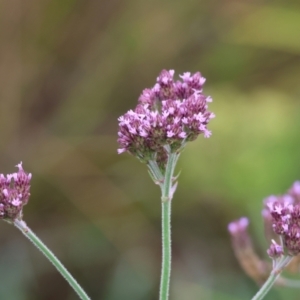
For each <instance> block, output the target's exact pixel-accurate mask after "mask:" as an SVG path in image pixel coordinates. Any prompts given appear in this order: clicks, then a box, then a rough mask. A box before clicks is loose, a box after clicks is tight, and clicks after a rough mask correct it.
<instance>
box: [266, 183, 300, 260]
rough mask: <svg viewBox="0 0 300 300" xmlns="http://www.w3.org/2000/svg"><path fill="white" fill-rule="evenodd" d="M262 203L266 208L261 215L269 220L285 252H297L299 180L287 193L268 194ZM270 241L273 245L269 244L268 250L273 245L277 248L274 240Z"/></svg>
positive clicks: (299, 207)
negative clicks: (278, 194)
mask: <svg viewBox="0 0 300 300" xmlns="http://www.w3.org/2000/svg"><path fill="white" fill-rule="evenodd" d="M264 203H265V207H266V208H265V210H264V211H263V216H264V218H265V220H270V222H271V225H272V228H273V230H274V232H275V233H276V234H277V235H279V236H280V237H281V239H282V242H283V246H284V248H285V250H286V251H287V253H288V254H289V255H297V254H299V253H300V181H296V182H295V183H294V184H293V186H292V187H291V189H290V190H289V191H288V193H287V194H285V195H282V196H270V197H268V198H267V199H265V201H264ZM272 243H273V245H274V246H273V247H272V245H271V247H270V249H269V250H272V249H273V248H274V247H275V246H276V247H277V250H278V245H277V244H276V243H275V242H274V241H273V242H272ZM271 248H272V249H271ZM273 250H274V249H273ZM275 250H276V249H275ZM277 250H276V251H277Z"/></svg>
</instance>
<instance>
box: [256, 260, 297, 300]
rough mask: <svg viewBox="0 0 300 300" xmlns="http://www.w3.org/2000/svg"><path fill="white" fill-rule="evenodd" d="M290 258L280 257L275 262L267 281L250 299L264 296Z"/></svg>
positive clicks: (259, 299)
mask: <svg viewBox="0 0 300 300" xmlns="http://www.w3.org/2000/svg"><path fill="white" fill-rule="evenodd" d="M292 259H293V257H292V256H284V257H282V259H281V260H280V261H279V262H278V263H277V264H276V266H275V268H274V269H273V270H272V272H271V274H270V276H269V278H268V279H267V281H266V282H265V283H264V284H263V286H262V287H261V288H260V290H259V291H258V292H257V293H256V295H255V296H254V297H253V298H252V300H261V299H263V298H264V297H265V296H266V294H267V293H268V292H269V290H270V289H271V287H272V286H273V285H274V283H275V282H276V280H277V279H278V278H279V277H280V274H281V272H282V270H283V269H284V268H285V267H286V266H287V265H288V264H289V263H290V261H291V260H292Z"/></svg>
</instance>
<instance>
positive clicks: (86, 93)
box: [0, 0, 300, 300]
mask: <svg viewBox="0 0 300 300" xmlns="http://www.w3.org/2000/svg"><path fill="white" fill-rule="evenodd" d="M162 69H175V71H176V76H178V74H182V73H183V72H185V71H191V72H196V71H200V72H201V73H202V74H203V76H204V77H206V78H207V83H206V85H205V87H204V92H205V94H207V95H211V96H212V97H213V99H214V102H213V103H212V104H211V105H210V110H211V111H213V112H214V113H215V114H216V116H217V117H216V119H214V120H212V122H211V124H210V125H209V129H211V130H212V132H213V135H212V137H211V138H210V139H204V138H203V136H200V137H199V139H198V140H197V141H195V142H193V143H190V144H189V145H188V146H187V147H186V150H185V151H184V153H183V154H182V156H181V158H180V162H179V166H178V171H179V170H181V171H182V172H181V175H180V179H179V186H178V188H177V192H176V194H175V197H174V200H173V215H172V222H173V224H172V228H173V269H172V280H171V299H172V300H182V299H187V300H193V299H197V300H199V299H204V300H211V299H220V300H230V299H232V300H237V299H250V298H251V297H252V296H253V295H254V293H255V292H256V291H257V286H256V284H255V283H254V282H253V281H252V280H251V279H250V278H248V277H247V276H246V275H245V274H244V272H243V271H242V270H241V268H240V267H239V265H238V263H237V260H236V258H235V257H234V255H233V252H232V250H231V243H230V237H229V235H228V233H227V224H228V222H230V221H231V220H232V219H236V218H239V217H240V216H248V217H250V219H251V233H252V235H253V239H254V240H255V245H256V247H257V249H258V251H259V253H260V255H261V256H262V257H263V256H265V250H266V247H267V246H268V242H267V241H265V239H264V236H263V226H262V220H261V212H260V211H261V207H262V199H263V198H264V197H266V196H268V195H270V194H278V193H283V192H285V191H286V189H288V188H289V187H290V186H291V184H292V182H293V181H294V180H296V179H300V174H299V172H300V171H299V170H300V159H299V157H300V142H299V133H300V101H299V97H300V84H299V78H300V2H299V1H296V0H294V1H291V0H290V1H289V0H285V1H279V0H278V1H266V0H265V1H261V0H246V1H234V0H227V1H221V0H219V1H217V0H214V1H209V0H203V1H199V0H186V1H157V0H152V1H138V0H128V1H124V0H123V1H122V0H119V1H118V0H102V1H88V0H85V1H83V0H81V1H80V0H63V1H62V0H43V1H39V0H30V1H23V0H1V1H0V140H1V143H0V154H1V155H0V166H1V172H2V173H11V172H13V171H15V170H16V169H15V168H14V166H15V165H16V164H17V163H19V162H20V161H23V166H24V169H25V170H26V171H28V172H31V173H32V174H33V179H32V189H31V194H32V196H31V199H30V202H29V204H28V205H27V206H26V207H25V210H24V214H25V217H24V220H25V221H26V222H27V224H28V225H29V226H30V227H31V228H32V229H33V230H34V231H35V232H36V233H37V235H39V237H40V238H41V239H42V240H43V241H44V242H45V243H46V244H47V245H48V246H49V247H50V248H51V249H52V250H53V251H54V253H56V255H57V256H58V257H59V258H60V259H61V260H62V261H63V262H64V264H65V266H66V267H67V268H68V269H69V270H70V271H71V272H72V273H73V274H74V276H75V278H76V279H77V280H78V281H79V282H80V283H81V285H82V286H83V287H84V288H85V289H86V291H87V293H88V294H89V295H90V296H91V298H92V299H104V300H119V299H126V300H127V299H143V300H155V299H157V298H158V296H157V295H158V285H159V274H160V262H161V241H160V239H161V236H160V192H159V189H158V187H157V186H155V185H154V184H153V183H152V182H151V180H150V178H149V176H148V174H147V169H146V166H145V165H143V164H141V163H139V162H138V161H137V160H136V159H135V158H134V157H132V156H130V155H129V154H122V155H117V152H116V149H117V148H118V145H117V142H116V139H117V129H118V123H117V118H118V117H119V116H120V115H122V114H124V113H125V112H126V111H127V110H129V109H131V108H134V107H135V105H136V101H137V98H138V96H139V95H140V93H141V91H142V90H143V89H144V88H146V87H151V86H153V85H154V83H155V79H156V77H157V75H158V74H159V72H160V71H161V70H162ZM0 241H1V247H0V299H16V300H19V299H20V300H23V299H30V300H31V299H33V300H34V299H43V300H44V299H45V300H46V299H49V300H50V299H58V300H59V299H68V300H71V299H77V297H76V295H75V294H74V292H73V291H72V290H71V289H70V288H69V286H68V284H67V283H66V282H65V281H64V279H62V278H61V276H60V275H59V274H58V273H57V272H56V271H55V269H54V268H53V266H52V265H51V264H50V263H49V262H48V261H46V259H45V258H44V257H43V256H42V255H41V254H40V253H39V252H38V251H37V250H36V249H35V248H34V247H33V246H32V245H31V244H30V243H29V242H28V241H27V240H26V239H25V238H23V236H22V235H21V234H20V232H18V231H17V230H16V229H15V228H13V227H12V226H10V225H8V224H6V223H4V222H2V223H1V229H0ZM297 295H299V291H295V290H290V289H285V288H281V289H278V288H277V289H276V288H275V289H273V290H272V291H271V293H270V294H269V295H268V297H266V299H275V300H276V299H299V296H297Z"/></svg>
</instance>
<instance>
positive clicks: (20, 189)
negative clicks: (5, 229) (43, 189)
mask: <svg viewBox="0 0 300 300" xmlns="http://www.w3.org/2000/svg"><path fill="white" fill-rule="evenodd" d="M17 167H18V169H19V170H18V172H16V173H13V174H7V175H6V176H5V175H3V174H0V219H5V220H8V221H13V220H15V219H17V218H21V217H22V209H23V206H24V205H25V204H27V202H28V199H29V196H30V192H29V190H30V180H31V174H27V173H25V172H24V170H23V168H22V163H19V164H18V165H17Z"/></svg>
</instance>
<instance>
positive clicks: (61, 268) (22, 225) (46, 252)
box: [14, 219, 90, 300]
mask: <svg viewBox="0 0 300 300" xmlns="http://www.w3.org/2000/svg"><path fill="white" fill-rule="evenodd" d="M14 225H15V226H16V227H17V228H18V229H19V230H20V231H21V232H22V233H23V234H24V235H25V236H26V237H27V238H28V239H29V240H30V241H31V242H32V243H33V244H34V245H35V246H36V247H37V248H38V249H39V250H40V251H41V252H42V253H43V254H44V255H45V256H46V257H47V258H48V259H49V261H50V262H51V263H52V264H53V265H54V266H55V268H56V269H57V271H58V272H59V273H60V274H61V275H62V276H63V277H64V278H65V279H66V280H67V281H68V283H69V284H70V286H71V287H72V288H73V289H74V291H75V292H76V293H77V294H78V296H79V297H80V299H82V300H90V298H89V297H88V295H87V294H86V293H85V291H84V290H83V289H82V288H81V286H80V285H79V284H78V283H77V281H76V280H75V279H74V278H73V276H72V275H71V274H70V273H69V271H68V270H67V269H66V268H65V267H64V266H63V265H62V263H61V262H60V261H59V260H58V259H57V258H56V256H55V255H54V254H53V253H52V252H51V250H49V249H48V248H47V246H46V245H45V244H44V243H43V242H42V241H41V240H40V239H39V238H38V237H37V236H36V235H35V234H34V233H33V232H32V231H31V230H30V228H29V227H28V226H27V225H26V223H25V222H24V221H23V220H18V219H16V220H15V221H14Z"/></svg>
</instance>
